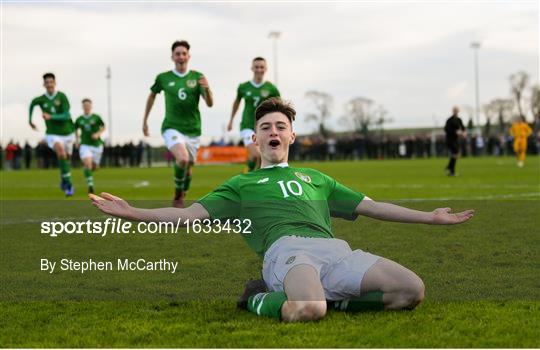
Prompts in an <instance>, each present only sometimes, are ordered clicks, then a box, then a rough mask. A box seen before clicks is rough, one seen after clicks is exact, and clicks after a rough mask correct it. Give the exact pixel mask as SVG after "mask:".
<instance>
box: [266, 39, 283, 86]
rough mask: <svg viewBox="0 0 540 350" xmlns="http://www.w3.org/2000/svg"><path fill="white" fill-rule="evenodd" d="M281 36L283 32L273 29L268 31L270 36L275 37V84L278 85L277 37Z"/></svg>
mask: <svg viewBox="0 0 540 350" xmlns="http://www.w3.org/2000/svg"><path fill="white" fill-rule="evenodd" d="M280 36H281V32H277V31H271V32H270V33H268V38H270V39H273V43H272V44H273V51H274V84H276V85H278V59H277V39H279V37H280Z"/></svg>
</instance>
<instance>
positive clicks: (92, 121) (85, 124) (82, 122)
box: [75, 114, 105, 146]
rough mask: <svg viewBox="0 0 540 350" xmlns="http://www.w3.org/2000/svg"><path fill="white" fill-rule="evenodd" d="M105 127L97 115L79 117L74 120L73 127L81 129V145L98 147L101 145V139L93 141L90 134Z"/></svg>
mask: <svg viewBox="0 0 540 350" xmlns="http://www.w3.org/2000/svg"><path fill="white" fill-rule="evenodd" d="M102 126H105V124H104V123H103V120H102V119H101V117H100V116H99V115H97V114H90V115H81V116H80V117H79V118H77V120H75V127H77V128H79V129H81V145H88V146H100V145H102V144H103V141H102V140H101V138H98V139H97V140H94V139H93V138H92V134H95V133H96V132H98V131H99V129H100V128H101V127H102Z"/></svg>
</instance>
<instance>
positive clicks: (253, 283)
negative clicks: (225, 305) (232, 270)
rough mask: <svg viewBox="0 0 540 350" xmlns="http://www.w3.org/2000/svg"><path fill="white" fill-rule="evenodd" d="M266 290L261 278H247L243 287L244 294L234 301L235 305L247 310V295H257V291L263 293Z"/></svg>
mask: <svg viewBox="0 0 540 350" xmlns="http://www.w3.org/2000/svg"><path fill="white" fill-rule="evenodd" d="M267 291H268V290H267V289H266V283H264V281H263V280H262V279H259V280H249V281H247V282H246V288H245V289H244V294H242V296H241V297H240V298H239V299H238V301H237V302H236V307H237V308H239V309H245V310H247V303H248V300H249V297H251V296H254V295H257V294H259V293H265V292H267Z"/></svg>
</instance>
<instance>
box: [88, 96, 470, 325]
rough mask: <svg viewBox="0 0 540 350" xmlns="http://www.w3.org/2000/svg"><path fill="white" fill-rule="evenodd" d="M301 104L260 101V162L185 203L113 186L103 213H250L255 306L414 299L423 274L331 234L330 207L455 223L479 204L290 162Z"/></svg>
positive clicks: (300, 309)
mask: <svg viewBox="0 0 540 350" xmlns="http://www.w3.org/2000/svg"><path fill="white" fill-rule="evenodd" d="M295 113H296V112H295V111H294V109H293V108H292V107H291V106H290V105H289V104H287V103H284V102H282V101H281V100H280V99H278V98H272V99H268V100H266V101H265V102H263V103H262V104H261V105H260V106H259V107H258V108H257V111H256V113H255V119H256V124H255V135H254V137H253V141H254V142H255V143H256V144H257V145H258V146H259V147H260V150H261V169H258V170H256V171H253V172H250V173H246V174H242V175H238V176H235V177H233V178H231V179H229V180H228V181H226V182H225V183H224V184H222V185H221V186H219V187H218V188H217V189H216V190H214V191H213V192H211V193H210V194H208V195H206V196H204V197H203V198H202V199H200V200H199V201H198V202H196V203H194V204H193V205H191V206H190V207H188V208H186V209H176V208H161V209H139V208H134V207H132V206H130V205H129V204H128V203H127V202H125V201H124V200H122V199H121V198H118V197H116V196H113V195H111V194H108V193H103V194H102V197H99V196H95V195H90V198H91V199H92V201H93V204H94V206H96V207H97V208H99V209H100V210H101V211H103V212H104V213H108V214H111V215H114V216H118V217H122V218H127V219H129V220H135V221H158V222H177V220H178V219H179V218H181V219H182V220H190V221H189V222H193V220H195V219H200V220H205V219H212V220H215V219H224V218H231V217H232V218H241V219H243V220H244V219H249V220H251V223H252V227H251V233H246V234H244V235H243V236H244V238H245V239H246V241H247V243H248V245H249V247H250V248H251V249H252V250H254V251H255V252H256V253H258V254H259V255H260V256H262V257H263V267H262V274H263V278H264V282H265V289H266V288H267V289H268V290H267V291H264V290H263V291H261V292H259V293H256V292H257V291H256V290H246V292H247V293H245V294H244V296H243V298H242V299H241V303H240V304H239V306H242V307H245V308H247V310H249V311H251V312H253V313H256V314H257V315H265V316H270V317H276V318H281V319H282V320H283V321H311V320H318V319H320V318H322V317H323V316H324V315H325V314H326V311H327V300H329V301H332V304H331V305H333V306H334V307H337V308H338V309H340V310H351V311H354V310H365V309H369V310H373V309H378V310H382V309H384V310H401V309H412V308H414V307H415V306H416V305H417V304H418V303H420V302H421V301H422V299H423V298H424V284H423V282H422V280H421V279H420V278H419V277H418V276H417V275H416V274H415V273H414V272H412V271H410V270H408V269H407V268H405V267H403V266H401V265H399V264H397V263H396V262H393V261H391V260H388V259H385V258H383V257H379V256H376V255H373V254H370V253H367V252H364V251H361V250H354V251H353V250H351V248H350V247H349V245H348V244H347V242H345V241H343V240H340V239H337V238H334V236H333V233H332V230H331V225H330V223H331V221H330V217H331V216H334V217H341V218H345V219H348V220H354V219H356V217H357V216H358V215H364V216H368V217H371V218H375V219H379V220H386V221H395V222H404V223H423V224H434V225H451V224H459V223H462V222H465V221H467V220H469V219H470V218H472V217H473V214H474V211H473V210H466V211H463V212H460V213H455V214H454V213H451V210H450V208H438V209H435V210H433V211H432V212H424V211H418V210H412V209H407V208H404V207H401V206H397V205H394V204H389V203H382V202H376V201H374V200H372V199H370V198H369V197H367V196H365V195H363V194H362V193H359V192H357V191H355V190H352V189H350V188H347V187H345V186H344V185H342V184H340V183H338V182H337V181H336V180H334V179H333V178H331V177H329V176H327V175H325V174H323V173H321V172H319V171H317V170H314V169H308V168H292V167H289V166H288V164H287V160H288V152H289V145H290V144H292V143H293V142H294V140H295V133H294V132H293V129H292V121H293V120H294V117H295ZM184 223H185V221H184Z"/></svg>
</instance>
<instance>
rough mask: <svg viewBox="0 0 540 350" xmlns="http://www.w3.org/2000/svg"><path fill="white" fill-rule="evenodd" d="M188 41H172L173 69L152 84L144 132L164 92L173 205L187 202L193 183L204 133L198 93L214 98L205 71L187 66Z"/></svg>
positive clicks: (163, 131)
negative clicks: (155, 102)
mask: <svg viewBox="0 0 540 350" xmlns="http://www.w3.org/2000/svg"><path fill="white" fill-rule="evenodd" d="M189 48H190V46H189V44H188V42H187V41H175V42H174V43H173V44H172V48H171V51H172V55H171V59H172V60H173V62H174V65H175V67H174V69H173V70H170V71H167V72H164V73H161V74H159V75H158V76H157V77H156V80H155V82H154V85H152V87H151V88H150V95H149V96H148V100H147V101H146V109H145V111H144V119H143V133H144V135H145V136H149V135H150V133H149V130H148V116H149V114H150V110H151V109H152V106H153V105H154V101H155V99H156V95H157V94H159V93H160V92H161V91H164V94H165V118H164V119H163V123H162V124H161V134H162V135H163V138H164V139H165V144H166V146H167V148H168V149H169V151H171V153H172V154H173V156H174V158H175V163H174V185H175V194H174V199H173V206H174V207H179V208H181V207H183V206H184V197H185V194H186V191H187V190H188V189H189V184H190V183H191V168H192V167H193V164H194V163H195V160H196V159H197V150H198V149H199V136H200V135H201V113H200V112H199V97H200V96H202V97H203V99H204V101H205V102H206V105H207V106H208V107H212V105H213V104H214V99H213V97H212V92H211V91H210V87H209V85H208V81H207V80H206V78H205V77H204V75H203V74H202V73H200V72H197V71H194V70H188V62H189V59H190V57H191V56H190V54H189Z"/></svg>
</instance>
